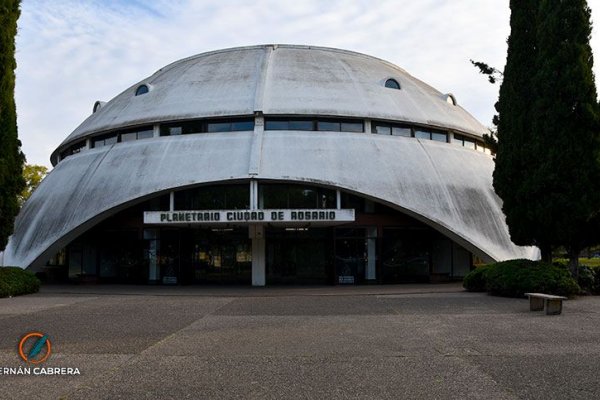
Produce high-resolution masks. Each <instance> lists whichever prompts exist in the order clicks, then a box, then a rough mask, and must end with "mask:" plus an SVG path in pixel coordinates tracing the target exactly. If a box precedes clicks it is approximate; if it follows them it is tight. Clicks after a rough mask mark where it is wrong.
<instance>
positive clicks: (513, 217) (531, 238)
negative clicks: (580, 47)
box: [493, 0, 552, 261]
mask: <svg viewBox="0 0 600 400" xmlns="http://www.w3.org/2000/svg"><path fill="white" fill-rule="evenodd" d="M538 3H539V0H511V1H510V9H511V16H510V27H511V32H510V36H509V38H508V53H507V57H506V65H505V67H504V72H503V80H502V84H501V86H500V95H499V98H498V102H497V103H496V111H498V151H497V153H496V167H495V169H494V175H493V178H494V180H493V184H494V190H495V191H496V193H497V194H498V196H500V198H501V199H502V201H503V206H502V211H503V212H504V215H505V216H506V223H507V225H508V229H509V232H510V236H511V239H512V241H513V242H515V243H516V244H518V245H535V246H538V247H539V248H540V249H541V251H542V259H544V260H546V261H548V259H549V258H551V257H552V253H551V251H552V247H551V246H550V243H547V242H546V241H544V240H539V239H540V238H538V237H537V235H536V234H535V232H534V231H535V229H536V227H537V224H538V222H539V221H537V220H536V219H535V218H534V216H533V215H531V213H530V209H531V207H533V206H534V205H535V203H536V201H537V200H538V198H536V195H535V193H534V192H532V191H531V189H532V182H531V179H530V176H529V171H530V168H531V166H532V164H533V163H535V162H536V160H537V156H538V154H536V153H535V150H534V149H533V147H532V146H533V137H532V135H531V133H532V129H533V128H532V124H531V119H532V110H531V105H532V104H533V101H534V99H535V97H534V90H533V89H534V87H533V80H532V78H533V76H534V75H535V72H536V57H535V55H536V52H537V46H536V24H535V21H536V18H537V8H538Z"/></svg>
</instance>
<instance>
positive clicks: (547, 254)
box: [540, 245, 552, 264]
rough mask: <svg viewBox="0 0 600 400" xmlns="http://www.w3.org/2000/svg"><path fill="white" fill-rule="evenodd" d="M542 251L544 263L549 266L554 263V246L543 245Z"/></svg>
mask: <svg viewBox="0 0 600 400" xmlns="http://www.w3.org/2000/svg"><path fill="white" fill-rule="evenodd" d="M540 251H541V253H542V261H543V262H545V263H548V264H551V263H552V246H549V245H541V246H540Z"/></svg>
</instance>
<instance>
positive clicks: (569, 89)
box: [528, 0, 600, 275]
mask: <svg viewBox="0 0 600 400" xmlns="http://www.w3.org/2000/svg"><path fill="white" fill-rule="evenodd" d="M538 16H539V17H538V23H537V47H538V49H537V59H538V63H537V64H538V68H537V72H536V74H535V78H534V85H535V102H534V104H533V107H532V108H533V118H532V123H533V130H532V132H531V133H532V136H533V139H534V145H533V146H532V147H531V150H532V151H533V156H534V157H535V158H536V163H535V167H534V168H533V169H532V170H530V171H529V174H531V175H530V177H531V182H530V184H531V187H530V188H529V190H530V192H531V193H532V194H533V198H534V199H535V200H536V201H535V203H533V204H531V205H528V209H529V214H530V215H531V216H532V218H533V219H534V221H535V222H536V223H535V226H534V229H533V231H532V232H531V237H532V238H534V239H535V240H536V243H549V244H551V245H563V246H565V248H566V249H567V251H568V254H569V258H570V260H571V262H570V266H571V272H572V273H573V274H574V275H576V274H577V261H578V257H579V252H580V251H581V250H582V248H583V247H584V246H587V245H590V244H592V243H593V242H594V241H597V240H599V239H600V238H599V235H600V232H599V230H598V229H595V228H598V227H600V225H596V224H597V217H598V215H597V213H598V212H600V167H599V164H598V160H599V154H600V151H599V148H600V125H599V121H600V120H599V117H600V112H599V108H598V102H597V93H596V86H595V83H594V74H593V72H592V65H593V58H592V49H591V47H590V44H589V41H590V36H591V30H592V29H591V24H590V9H589V7H588V5H587V2H586V1H585V0H541V1H540V6H539V13H538Z"/></svg>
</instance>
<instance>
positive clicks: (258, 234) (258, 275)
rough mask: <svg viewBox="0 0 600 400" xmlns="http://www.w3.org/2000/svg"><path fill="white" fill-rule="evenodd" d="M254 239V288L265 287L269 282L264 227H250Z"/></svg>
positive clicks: (251, 237)
mask: <svg viewBox="0 0 600 400" xmlns="http://www.w3.org/2000/svg"><path fill="white" fill-rule="evenodd" d="M249 235H250V239H252V286H265V284H266V281H267V273H266V265H265V258H266V257H265V236H264V226H263V225H250V226H249Z"/></svg>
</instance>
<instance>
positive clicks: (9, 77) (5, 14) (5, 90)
mask: <svg viewBox="0 0 600 400" xmlns="http://www.w3.org/2000/svg"><path fill="white" fill-rule="evenodd" d="M19 4H20V1H19V0H0V250H3V249H4V248H5V247H6V243H7V241H8V236H9V235H10V234H11V233H12V231H13V227H14V219H15V216H16V215H17V212H18V211H19V202H18V200H17V196H18V195H19V193H21V191H22V190H23V188H24V187H25V180H24V179H23V176H22V173H23V163H24V162H25V157H24V155H23V153H22V152H21V142H19V139H18V137H17V113H16V107H15V98H14V93H15V68H16V61H15V36H16V34H17V19H18V18H19V13H20V11H19Z"/></svg>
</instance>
